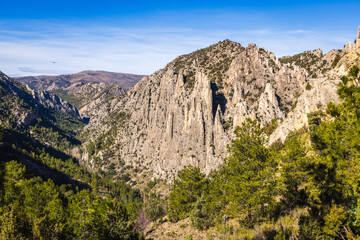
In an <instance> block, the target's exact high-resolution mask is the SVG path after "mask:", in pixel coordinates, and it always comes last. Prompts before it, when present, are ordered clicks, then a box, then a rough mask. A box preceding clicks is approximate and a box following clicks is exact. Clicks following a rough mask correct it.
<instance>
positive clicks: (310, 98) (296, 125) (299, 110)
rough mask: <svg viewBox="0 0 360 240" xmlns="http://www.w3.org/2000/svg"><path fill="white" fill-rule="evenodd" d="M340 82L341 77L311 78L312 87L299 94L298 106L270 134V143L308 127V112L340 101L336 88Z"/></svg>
mask: <svg viewBox="0 0 360 240" xmlns="http://www.w3.org/2000/svg"><path fill="white" fill-rule="evenodd" d="M340 82H341V81H340V80H339V79H328V78H319V79H311V80H310V83H309V84H310V86H311V89H310V90H307V91H305V92H304V93H303V94H302V95H301V96H299V98H298V99H297V104H296V107H295V108H294V109H293V110H292V111H291V112H290V113H289V114H288V116H287V117H286V119H285V120H284V121H282V122H281V123H280V124H279V127H278V128H277V129H276V130H275V131H274V133H272V134H271V135H270V138H269V144H272V143H274V142H275V141H276V140H278V139H279V140H281V141H282V142H283V141H285V139H286V136H287V135H288V134H289V133H290V132H292V131H296V130H299V129H301V128H303V127H308V118H307V114H308V113H310V112H314V111H318V110H323V109H324V108H325V107H326V106H327V105H328V103H329V102H334V103H339V97H338V95H337V91H336V90H337V85H338V84H339V83H340Z"/></svg>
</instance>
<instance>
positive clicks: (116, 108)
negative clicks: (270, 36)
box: [81, 29, 360, 179]
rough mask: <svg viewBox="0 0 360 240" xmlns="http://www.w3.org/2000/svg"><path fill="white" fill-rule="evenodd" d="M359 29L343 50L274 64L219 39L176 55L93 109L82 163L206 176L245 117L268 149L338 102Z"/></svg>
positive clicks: (265, 54)
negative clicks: (261, 130)
mask: <svg viewBox="0 0 360 240" xmlns="http://www.w3.org/2000/svg"><path fill="white" fill-rule="evenodd" d="M359 53H360V29H359V33H358V36H357V39H356V41H355V43H354V44H351V43H349V44H347V45H346V46H345V47H344V48H343V49H342V50H331V51H329V52H328V53H326V54H323V53H322V51H321V50H315V51H306V52H303V53H301V54H297V55H295V56H291V57H289V56H287V57H283V58H280V59H279V58H277V57H276V56H275V55H274V54H273V53H271V52H270V51H268V50H265V49H263V48H260V47H258V46H256V45H254V44H250V45H248V46H247V47H242V46H241V45H240V44H238V43H235V42H231V41H229V40H225V41H222V42H219V43H217V44H214V45H211V46H210V47H207V48H204V49H201V50H198V51H195V52H193V53H190V54H186V55H182V56H179V57H177V58H176V59H175V60H173V61H172V62H170V63H169V64H167V65H166V66H165V67H164V68H163V69H161V70H158V71H157V72H155V73H154V74H152V75H150V76H147V77H144V78H143V79H142V80H141V81H140V82H139V83H137V84H136V85H135V86H134V87H133V88H132V89H131V90H130V91H128V92H126V93H124V94H122V95H121V96H118V97H116V98H114V99H113V100H111V101H108V102H106V103H99V105H98V106H96V107H94V111H96V113H97V114H94V115H93V116H94V117H93V118H92V119H91V120H90V123H89V125H87V126H86V128H85V130H84V131H83V136H82V137H83V138H84V139H87V142H86V144H84V149H85V151H83V154H82V156H81V158H82V162H83V163H84V164H86V165H88V166H90V167H92V168H94V169H97V168H99V167H100V168H102V169H103V170H106V169H107V166H109V165H111V164H112V165H114V164H115V168H116V170H117V171H118V172H119V171H120V170H121V169H122V167H123V166H126V165H130V166H132V167H133V168H136V169H137V171H138V173H139V174H140V173H141V174H142V173H144V172H150V173H151V174H150V175H151V176H154V177H160V178H168V179H171V178H172V177H174V176H175V174H176V172H177V171H178V170H180V169H182V168H183V167H184V166H185V165H188V164H192V165H194V166H199V167H200V168H201V169H202V171H204V172H206V173H209V172H210V170H211V169H214V168H216V167H217V166H218V165H219V163H221V162H222V161H223V159H224V158H225V157H226V155H227V145H228V144H229V143H230V142H231V140H232V139H233V138H234V129H235V128H236V127H237V126H239V125H241V123H242V122H243V121H244V120H245V119H246V118H252V119H257V120H258V121H259V123H260V124H261V125H262V126H263V127H265V128H268V129H271V127H273V128H274V129H275V128H276V129H275V130H269V131H267V132H268V134H269V141H270V143H269V144H271V143H273V142H275V141H276V140H278V139H280V140H281V141H284V139H285V138H286V136H287V134H288V133H289V132H290V131H295V130H298V129H300V128H302V127H304V126H305V127H306V126H307V113H309V112H312V111H316V110H321V109H324V108H325V107H326V105H327V104H328V103H329V102H330V101H333V102H338V101H339V99H338V97H337V94H336V89H337V83H338V82H339V78H340V76H342V75H344V74H346V71H347V70H348V69H349V68H350V67H351V66H352V65H353V64H360V62H359Z"/></svg>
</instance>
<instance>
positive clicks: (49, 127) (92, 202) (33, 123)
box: [0, 75, 142, 239]
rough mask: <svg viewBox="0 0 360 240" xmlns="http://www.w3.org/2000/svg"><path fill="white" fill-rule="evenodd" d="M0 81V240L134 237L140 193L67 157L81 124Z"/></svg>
mask: <svg viewBox="0 0 360 240" xmlns="http://www.w3.org/2000/svg"><path fill="white" fill-rule="evenodd" d="M1 77H3V78H4V79H6V81H0V123H1V125H0V239H140V238H141V236H140V235H139V234H138V233H137V230H135V228H134V227H133V226H134V225H135V224H134V223H136V221H137V220H136V218H137V216H138V213H139V210H140V208H141V206H142V198H141V196H140V191H139V190H136V189H132V188H131V187H130V186H129V185H127V184H125V183H124V182H120V181H114V180H113V177H112V175H111V174H106V173H103V172H102V173H101V174H96V173H90V172H88V171H87V170H86V169H85V168H83V167H82V166H80V165H79V163H78V160H77V159H75V158H73V157H72V156H71V155H70V151H72V150H74V149H77V148H80V144H81V142H80V141H79V140H78V139H77V138H76V135H77V133H78V131H79V130H80V129H81V128H82V127H83V126H84V125H85V124H84V123H83V122H82V121H81V120H80V119H79V118H78V117H77V116H75V115H74V114H72V113H71V112H63V111H61V110H59V111H58V110H51V109H48V108H47V107H45V106H43V105H41V104H38V103H36V102H35V100H34V99H33V98H32V96H31V94H30V93H29V92H27V91H26V88H24V86H22V85H21V84H20V83H18V82H16V81H14V80H12V79H10V78H7V77H6V76H5V75H1ZM24 119H25V120H24ZM27 119H28V120H27ZM105 144H106V142H105ZM111 167H112V166H109V168H111ZM113 168H114V167H113ZM110 170H111V171H115V170H114V169H110ZM111 171H109V172H111Z"/></svg>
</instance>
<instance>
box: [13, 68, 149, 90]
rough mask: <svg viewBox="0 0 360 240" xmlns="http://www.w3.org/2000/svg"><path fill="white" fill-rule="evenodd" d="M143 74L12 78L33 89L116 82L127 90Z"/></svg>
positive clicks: (100, 73) (83, 73) (103, 73)
mask: <svg viewBox="0 0 360 240" xmlns="http://www.w3.org/2000/svg"><path fill="white" fill-rule="evenodd" d="M143 77H144V75H136V74H129V73H115V72H106V71H82V72H79V73H75V74H67V75H60V76H45V75H44V76H27V77H16V78H14V79H16V80H18V81H21V82H24V83H26V84H27V85H29V87H31V88H32V89H34V90H47V91H49V90H54V89H66V88H71V87H74V86H77V85H79V84H85V83H106V84H116V85H118V86H119V87H121V88H122V89H123V90H125V91H126V90H129V89H130V88H132V87H133V86H134V85H135V84H136V83H137V82H138V81H140V80H141V79H142V78H143Z"/></svg>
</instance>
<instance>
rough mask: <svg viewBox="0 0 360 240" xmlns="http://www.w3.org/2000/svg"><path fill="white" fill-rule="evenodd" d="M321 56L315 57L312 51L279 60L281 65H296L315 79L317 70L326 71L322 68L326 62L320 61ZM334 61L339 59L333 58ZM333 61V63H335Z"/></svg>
mask: <svg viewBox="0 0 360 240" xmlns="http://www.w3.org/2000/svg"><path fill="white" fill-rule="evenodd" d="M321 58H322V56H320V57H319V56H317V55H316V54H314V53H313V52H312V51H305V52H303V53H299V54H296V55H294V56H285V57H282V58H279V60H280V62H281V63H284V64H286V63H290V64H295V65H298V66H300V67H302V68H305V69H306V70H307V71H308V73H309V75H310V76H313V77H316V74H315V73H316V72H317V70H319V69H324V70H323V71H326V70H328V69H326V68H324V66H325V64H326V61H322V60H321ZM335 60H337V61H339V60H340V59H337V58H335ZM335 60H334V62H335Z"/></svg>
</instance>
